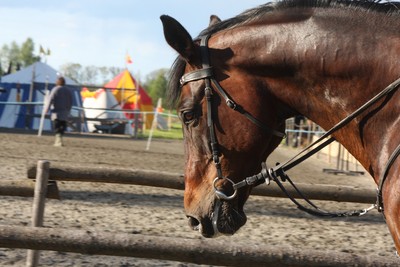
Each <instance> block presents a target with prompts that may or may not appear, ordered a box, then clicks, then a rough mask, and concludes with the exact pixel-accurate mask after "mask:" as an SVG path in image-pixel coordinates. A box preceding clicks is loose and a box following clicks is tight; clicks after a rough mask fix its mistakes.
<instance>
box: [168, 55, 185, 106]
mask: <svg viewBox="0 0 400 267" xmlns="http://www.w3.org/2000/svg"><path fill="white" fill-rule="evenodd" d="M185 65H186V61H185V60H184V59H183V58H182V57H180V56H178V57H177V58H176V59H175V61H174V63H173V64H172V67H171V70H170V72H169V79H168V89H167V100H168V103H169V105H170V106H171V107H175V106H176V104H177V102H178V100H179V97H180V94H181V86H180V79H181V77H182V75H183V73H184V70H185Z"/></svg>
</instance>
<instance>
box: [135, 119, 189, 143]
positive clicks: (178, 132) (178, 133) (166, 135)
mask: <svg viewBox="0 0 400 267" xmlns="http://www.w3.org/2000/svg"><path fill="white" fill-rule="evenodd" d="M149 135H150V130H145V131H144V132H143V133H140V134H139V137H140V138H148V137H149ZM152 138H160V139H177V140H182V139H183V136H182V125H181V124H180V123H173V124H172V126H171V130H169V131H168V130H165V131H161V130H158V129H157V130H154V131H153V135H152Z"/></svg>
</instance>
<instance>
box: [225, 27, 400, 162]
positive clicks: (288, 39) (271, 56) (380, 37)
mask: <svg viewBox="0 0 400 267" xmlns="http://www.w3.org/2000/svg"><path fill="white" fill-rule="evenodd" d="M349 21H350V20H349ZM320 25H323V27H321V26H320ZM399 26H400V25H399ZM352 27H353V28H352ZM366 27H368V25H366ZM246 32H247V34H244V33H245V32H242V35H239V36H240V37H241V38H239V41H244V40H246V43H247V44H249V46H248V47H247V48H243V46H240V50H239V45H238V46H237V47H235V45H232V48H233V50H234V54H236V55H238V57H236V58H235V59H233V60H232V62H233V63H234V64H237V65H241V66H242V67H243V65H245V66H246V67H247V68H249V69H250V72H253V74H254V76H253V77H255V79H261V80H262V81H263V82H264V84H267V90H269V91H270V92H271V93H272V94H273V95H274V96H275V97H276V98H277V99H279V100H280V101H281V102H282V103H284V105H286V106H287V107H289V108H290V109H292V110H294V111H295V112H298V113H301V114H303V115H305V116H306V117H308V118H310V119H311V120H313V121H314V122H316V123H317V124H318V125H320V126H322V127H323V128H324V129H329V128H331V127H332V126H334V125H335V124H336V123H337V122H339V121H340V120H342V119H343V118H345V117H346V116H348V115H349V114H351V113H352V112H353V111H354V110H356V109H357V108H358V107H360V106H361V105H362V104H364V103H365V102H367V101H368V100H369V99H371V98H372V97H373V96H375V95H376V94H378V93H379V91H381V90H383V89H384V88H385V87H386V86H387V85H389V84H390V83H391V82H393V81H394V80H396V79H397V78H398V77H399V75H400V64H399V59H400V52H399V51H400V35H399V34H397V35H393V32H390V33H389V34H388V36H385V31H380V30H379V29H376V28H375V29H373V28H371V29H368V28H367V29H364V28H362V29H361V28H357V27H354V26H352V25H345V26H344V27H337V25H336V26H335V25H333V26H332V27H330V26H329V25H328V24H327V22H326V21H325V22H324V23H322V22H321V21H319V25H317V23H316V20H305V21H303V22H298V23H293V24H286V25H278V24H277V25H269V26H265V27H264V28H263V27H253V28H252V29H250V30H248V29H247V30H246ZM232 42H234V41H232ZM237 44H239V43H237ZM235 50H236V51H235ZM243 55H248V56H246V57H244V56H243ZM260 70H262V71H260ZM396 96H397V101H396V100H394V102H399V98H400V97H399V93H398V94H397V95H396ZM396 108H397V109H398V107H396ZM387 113H388V109H385V108H384V109H382V110H381V111H379V112H377V113H374V114H372V115H373V116H372V118H369V119H366V117H367V116H369V115H371V114H369V115H368V114H364V115H362V116H360V117H359V118H356V119H355V120H354V121H353V122H351V123H350V125H349V126H347V127H345V128H344V129H342V130H341V131H340V132H338V133H337V134H335V138H336V139H337V140H338V141H339V142H340V143H342V144H343V145H344V146H345V147H346V148H347V149H348V150H349V151H350V152H351V153H352V154H353V155H354V156H355V157H356V158H357V159H358V160H359V161H360V162H361V163H362V164H363V166H364V167H365V168H367V169H370V170H371V169H379V168H380V167H379V166H376V165H378V163H377V162H373V160H372V158H374V157H375V158H376V155H377V154H379V153H380V151H381V150H382V146H383V145H384V144H382V142H385V141H384V140H386V139H389V138H379V140H371V139H374V138H375V139H377V138H376V136H377V134H379V133H380V134H382V135H381V137H382V136H383V135H387V133H386V129H387V128H388V126H389V125H392V124H393V123H396V121H389V120H387V119H383V118H385V116H386V115H387ZM398 113H399V112H397V114H398ZM292 115H294V114H293V113H290V112H288V113H287V114H286V117H289V116H292ZM392 117H393V116H392ZM396 117H397V116H396ZM397 123H399V122H398V121H397ZM377 132H378V133H377ZM366 139H368V142H366ZM395 139H396V140H397V141H400V140H398V139H399V138H398V137H396V138H395ZM371 141H372V142H371ZM382 157H385V156H382Z"/></svg>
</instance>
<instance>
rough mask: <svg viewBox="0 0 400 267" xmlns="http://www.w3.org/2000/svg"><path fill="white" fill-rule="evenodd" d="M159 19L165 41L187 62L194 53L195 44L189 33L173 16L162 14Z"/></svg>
mask: <svg viewBox="0 0 400 267" xmlns="http://www.w3.org/2000/svg"><path fill="white" fill-rule="evenodd" d="M160 19H161V21H162V24H163V28H164V37H165V40H166V41H167V43H168V44H169V45H170V46H171V47H172V48H173V49H175V50H176V52H178V53H179V54H180V55H181V56H182V57H183V58H184V59H186V61H188V62H189V61H190V60H191V59H192V58H193V56H194V54H195V45H194V42H193V39H192V37H191V36H190V34H189V33H188V32H187V30H186V29H185V28H184V27H183V26H182V25H181V24H180V23H179V22H178V21H177V20H175V19H174V18H172V17H170V16H167V15H162V16H161V17H160Z"/></svg>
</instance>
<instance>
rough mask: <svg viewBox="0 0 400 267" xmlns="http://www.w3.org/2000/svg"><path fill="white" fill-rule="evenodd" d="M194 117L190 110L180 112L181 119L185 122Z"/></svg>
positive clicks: (190, 120)
mask: <svg viewBox="0 0 400 267" xmlns="http://www.w3.org/2000/svg"><path fill="white" fill-rule="evenodd" d="M194 119H195V115H194V112H193V111H192V110H187V111H184V112H182V121H183V122H184V123H185V124H188V123H191V122H192V121H193V120H194Z"/></svg>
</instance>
